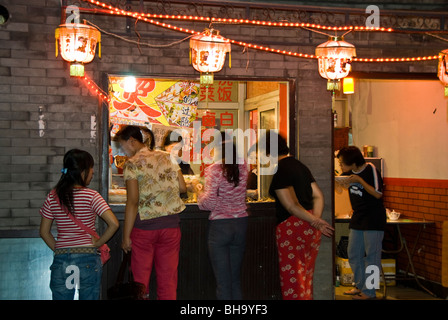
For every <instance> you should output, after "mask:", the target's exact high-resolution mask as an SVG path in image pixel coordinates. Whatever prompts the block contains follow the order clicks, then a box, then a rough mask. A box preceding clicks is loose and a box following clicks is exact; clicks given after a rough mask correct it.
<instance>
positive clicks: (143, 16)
mask: <svg viewBox="0 0 448 320" xmlns="http://www.w3.org/2000/svg"><path fill="white" fill-rule="evenodd" d="M82 1H84V2H89V3H91V4H93V5H96V6H99V7H103V8H105V9H106V12H103V13H109V14H111V15H121V16H128V17H134V18H136V19H139V20H143V21H145V22H148V23H151V24H154V25H157V26H159V27H163V28H166V29H170V30H175V31H179V32H184V33H190V34H200V32H198V31H194V30H190V29H187V28H181V27H176V26H173V25H171V24H168V23H165V22H159V21H156V20H154V19H170V20H186V21H194V22H197V21H204V22H210V23H213V22H216V23H239V24H252V25H259V26H269V27H288V28H291V27H299V28H314V29H322V30H330V31H346V30H349V31H376V32H402V31H398V30H395V29H392V28H383V27H365V26H342V27H336V26H333V27H332V26H322V25H319V24H313V23H299V22H271V21H260V20H248V19H226V18H213V17H212V18H210V17H200V16H191V15H190V16H186V15H163V14H150V13H138V12H130V11H125V10H121V9H119V8H116V7H113V6H111V5H108V4H105V3H103V2H100V1H96V0H82ZM228 40H229V41H230V42H231V43H233V44H235V45H239V46H243V47H247V48H252V49H256V50H261V51H266V52H271V53H277V54H283V55H287V56H293V57H299V58H307V59H318V58H321V57H318V56H316V55H313V54H306V53H298V52H292V51H287V50H281V49H274V48H269V47H266V46H260V45H256V44H251V43H247V42H243V41H237V40H232V39H228ZM437 59H439V55H432V56H423V57H408V58H406V57H402V58H353V59H352V61H356V62H411V61H412V62H418V61H429V60H437Z"/></svg>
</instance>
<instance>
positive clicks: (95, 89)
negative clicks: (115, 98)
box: [81, 75, 110, 103]
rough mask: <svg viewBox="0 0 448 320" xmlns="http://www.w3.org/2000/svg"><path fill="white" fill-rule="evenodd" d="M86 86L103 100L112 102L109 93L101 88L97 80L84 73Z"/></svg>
mask: <svg viewBox="0 0 448 320" xmlns="http://www.w3.org/2000/svg"><path fill="white" fill-rule="evenodd" d="M81 79H82V81H83V82H84V84H85V85H86V87H87V88H88V89H89V90H90V91H91V92H92V93H94V94H96V95H97V96H98V97H99V98H100V99H101V100H103V101H106V102H107V103H109V102H110V98H109V96H108V95H107V93H106V92H104V90H103V89H101V88H100V87H99V86H98V85H97V84H96V83H95V81H93V80H92V79H90V78H89V77H88V76H87V75H84V77H82V78H81Z"/></svg>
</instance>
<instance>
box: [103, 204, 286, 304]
mask: <svg viewBox="0 0 448 320" xmlns="http://www.w3.org/2000/svg"><path fill="white" fill-rule="evenodd" d="M111 208H112V210H113V212H114V213H115V215H116V216H117V218H118V220H119V221H120V229H119V230H118V232H117V233H116V234H115V235H114V237H113V238H112V239H111V240H110V241H109V242H108V245H109V247H110V248H111V256H112V257H111V259H110V261H109V262H108V263H107V264H106V265H105V268H104V276H103V299H107V294H106V292H107V288H109V287H111V286H112V285H113V284H114V283H115V279H116V276H117V273H118V269H119V266H120V263H121V257H122V250H121V238H122V226H123V220H124V209H125V206H124V205H113V204H111ZM248 213H249V225H248V230H247V246H246V254H245V257H244V261H243V268H242V287H243V288H242V289H243V298H244V299H249V300H251V299H257V300H277V299H281V292H280V281H279V275H278V259H277V248H276V245H275V225H276V218H275V204H274V202H249V203H248ZM180 220H181V223H180V225H181V232H182V239H181V248H180V257H179V269H178V270H179V280H178V290H177V292H178V299H179V300H210V299H216V296H215V278H214V275H213V271H212V267H211V265H210V262H209V258H208V252H207V225H208V212H207V211H202V210H200V209H199V208H198V206H197V205H196V204H187V205H186V209H185V210H184V211H183V212H182V213H181V214H180ZM155 288H156V283H155V278H154V274H153V276H152V279H151V298H152V299H155Z"/></svg>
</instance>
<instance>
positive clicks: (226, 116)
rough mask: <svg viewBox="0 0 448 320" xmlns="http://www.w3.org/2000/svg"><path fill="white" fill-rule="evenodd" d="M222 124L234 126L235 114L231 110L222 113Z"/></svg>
mask: <svg viewBox="0 0 448 320" xmlns="http://www.w3.org/2000/svg"><path fill="white" fill-rule="evenodd" d="M220 123H221V126H233V114H232V113H230V112H224V113H221V119H220Z"/></svg>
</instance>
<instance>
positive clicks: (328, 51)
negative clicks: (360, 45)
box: [316, 37, 356, 80]
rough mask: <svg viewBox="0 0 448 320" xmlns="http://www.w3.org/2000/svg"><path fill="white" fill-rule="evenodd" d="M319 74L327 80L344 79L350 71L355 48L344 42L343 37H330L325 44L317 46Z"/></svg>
mask: <svg viewBox="0 0 448 320" xmlns="http://www.w3.org/2000/svg"><path fill="white" fill-rule="evenodd" d="M316 55H317V56H318V63H319V74H320V75H321V77H323V78H325V79H328V80H339V79H342V78H344V77H346V76H347V75H348V74H349V72H350V69H351V65H350V63H351V59H352V58H353V57H356V49H355V46H354V45H352V44H350V43H348V42H346V41H344V38H343V37H340V38H338V37H330V39H329V40H328V41H327V42H324V43H322V44H320V45H318V46H317V48H316Z"/></svg>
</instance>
